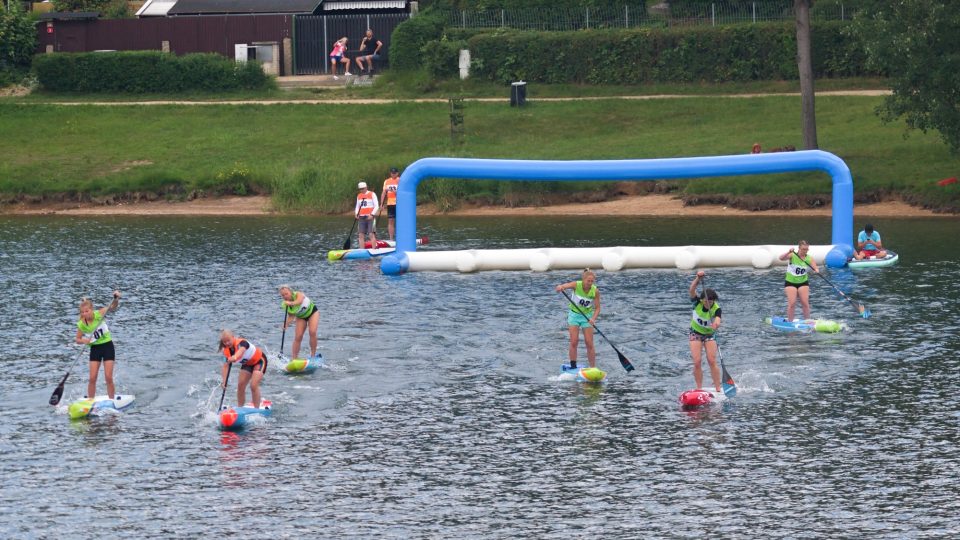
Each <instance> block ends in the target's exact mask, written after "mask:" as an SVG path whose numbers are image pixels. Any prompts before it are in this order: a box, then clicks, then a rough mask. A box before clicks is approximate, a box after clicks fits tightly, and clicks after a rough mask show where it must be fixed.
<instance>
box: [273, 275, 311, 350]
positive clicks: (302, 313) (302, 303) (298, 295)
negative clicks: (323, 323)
mask: <svg viewBox="0 0 960 540" xmlns="http://www.w3.org/2000/svg"><path fill="white" fill-rule="evenodd" d="M280 297H281V298H283V301H282V302H281V305H283V309H284V310H285V311H286V312H287V318H286V319H285V320H284V321H283V328H282V329H286V328H287V327H289V326H290V324H291V323H293V322H294V321H296V322H297V327H296V329H295V330H294V335H293V351H292V352H293V356H292V358H300V342H301V341H303V332H304V331H305V330H306V329H307V328H309V329H310V357H311V358H312V357H314V356H316V355H317V327H318V326H319V324H320V310H319V309H317V306H316V305H315V304H314V303H313V302H312V301H311V300H310V298H308V297H307V295H305V294H303V292H301V291H294V290H293V289H291V288H290V286H289V285H281V286H280Z"/></svg>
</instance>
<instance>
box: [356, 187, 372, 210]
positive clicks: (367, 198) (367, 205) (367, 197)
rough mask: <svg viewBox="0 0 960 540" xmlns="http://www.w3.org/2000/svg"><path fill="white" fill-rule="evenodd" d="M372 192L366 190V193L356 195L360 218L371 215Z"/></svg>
mask: <svg viewBox="0 0 960 540" xmlns="http://www.w3.org/2000/svg"><path fill="white" fill-rule="evenodd" d="M373 197H374V195H373V192H372V191H370V190H367V192H366V193H357V200H358V201H360V212H359V215H361V216H369V215H370V214H372V213H373Z"/></svg>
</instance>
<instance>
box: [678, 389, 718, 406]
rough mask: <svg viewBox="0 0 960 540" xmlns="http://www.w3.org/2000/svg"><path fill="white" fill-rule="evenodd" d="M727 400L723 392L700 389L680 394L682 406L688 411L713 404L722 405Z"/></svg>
mask: <svg viewBox="0 0 960 540" xmlns="http://www.w3.org/2000/svg"><path fill="white" fill-rule="evenodd" d="M725 399H727V396H726V395H724V393H723V392H717V391H716V390H709V389H706V388H698V389H696V390H687V391H686V392H684V393H682V394H680V406H681V407H683V408H684V409H688V410H689V409H697V408H699V407H705V406H707V405H711V404H713V403H720V402H721V401H723V400H725Z"/></svg>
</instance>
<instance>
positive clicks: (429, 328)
mask: <svg viewBox="0 0 960 540" xmlns="http://www.w3.org/2000/svg"><path fill="white" fill-rule="evenodd" d="M874 223H875V225H876V226H877V228H878V230H879V231H880V232H881V234H883V237H884V241H885V243H886V244H888V245H889V246H890V247H893V248H894V249H896V250H897V251H898V252H899V253H900V254H901V263H900V264H899V265H898V266H896V267H892V268H887V269H880V270H872V271H863V272H859V273H851V272H849V271H847V270H831V271H830V272H829V276H830V278H831V281H834V282H835V283H837V284H838V285H840V286H841V287H843V288H844V290H845V291H846V292H847V293H848V294H850V295H852V296H853V298H855V299H857V300H859V301H862V302H863V303H865V304H866V305H867V307H868V308H869V309H870V310H871V312H872V313H873V316H872V317H871V318H869V319H866V320H864V319H861V318H859V317H858V316H857V313H856V311H855V310H854V309H853V308H852V307H851V306H850V304H848V303H847V302H845V301H844V300H843V299H842V298H840V297H839V296H838V295H837V294H835V293H834V292H833V291H832V290H831V289H830V288H829V287H828V286H827V285H826V284H825V283H823V282H822V281H821V280H818V279H814V280H813V282H812V303H813V313H814V315H815V316H819V317H823V318H830V319H842V320H844V321H846V323H847V324H848V326H849V330H848V331H846V332H844V333H842V334H838V335H795V336H794V335H784V334H778V333H775V332H774V331H772V330H770V329H769V328H767V327H765V326H764V324H763V323H762V319H763V318H764V317H765V316H769V315H776V314H783V312H784V311H785V301H784V299H783V292H782V282H783V270H782V269H781V270H754V269H747V268H738V269H717V270H711V269H708V270H707V272H708V283H709V286H711V287H713V288H715V289H717V290H718V292H719V294H720V300H721V303H722V305H723V310H724V326H723V329H722V332H721V337H720V344H721V348H722V351H723V356H724V360H725V363H726V365H727V368H728V370H729V371H730V372H731V374H732V375H733V377H734V378H735V379H736V380H737V382H738V384H739V385H740V391H739V393H738V394H737V397H736V398H735V399H733V400H731V401H729V402H728V403H727V404H726V405H725V406H723V407H722V408H716V409H712V410H708V411H703V412H697V413H686V412H683V411H681V410H680V408H679V406H678V403H677V396H678V395H679V394H680V392H682V391H683V390H685V389H688V388H691V387H692V386H693V378H692V375H691V370H690V360H689V352H688V345H687V340H686V328H687V325H688V323H689V318H690V306H689V304H688V303H687V300H686V290H687V287H688V285H689V282H690V279H691V277H692V273H691V272H687V271H679V270H668V269H665V270H632V271H625V272H620V273H606V272H599V279H598V285H599V287H600V290H601V291H602V300H603V301H602V314H601V316H600V319H599V321H598V325H599V326H600V328H601V329H602V330H603V331H604V333H606V334H607V335H608V337H609V338H610V339H611V340H613V341H614V342H615V344H616V345H617V347H618V348H619V349H620V350H621V351H623V352H624V353H625V354H626V356H627V357H629V358H630V359H631V360H632V362H633V363H634V365H636V366H637V370H636V371H635V372H633V373H632V374H629V375H628V374H626V373H625V372H624V371H623V370H622V369H621V368H620V366H619V363H618V362H617V358H616V354H615V353H614V352H613V350H612V349H611V348H610V347H609V346H608V345H607V344H606V343H605V342H603V341H602V340H598V343H597V351H598V355H599V362H600V365H601V367H604V368H606V369H607V370H608V371H609V373H610V376H609V378H608V382H607V383H606V384H604V385H603V386H602V387H592V386H584V385H579V384H575V383H565V382H560V381H557V380H556V375H557V372H558V369H559V366H560V364H561V363H562V362H563V361H564V360H565V359H566V346H567V338H566V329H565V312H566V306H565V305H564V302H565V300H563V298H562V297H560V295H558V294H557V293H555V292H553V287H554V286H555V285H556V284H557V283H561V282H564V281H569V280H572V279H574V278H576V274H575V273H571V272H548V273H539V274H538V273H526V272H489V273H481V274H469V275H460V274H441V273H412V274H407V275H404V276H400V277H385V276H383V275H381V274H380V271H379V266H378V262H377V261H368V262H351V261H344V262H337V263H328V262H327V261H326V258H325V251H326V250H327V249H329V248H336V247H339V246H340V245H341V244H342V243H343V240H344V238H345V235H346V233H347V230H348V229H349V226H350V225H351V222H349V221H347V220H345V219H334V218H281V217H264V218H209V217H205V218H103V219H80V218H66V217H0V287H2V289H3V290H4V291H5V292H6V300H5V301H4V302H3V304H2V307H0V310H2V316H0V339H2V341H3V343H4V344H5V351H6V355H5V356H6V358H5V359H4V361H5V365H6V370H5V375H6V376H5V377H3V378H2V379H0V452H2V455H3V457H4V459H3V460H2V461H0V478H2V479H3V489H2V490H0V536H2V537H4V538H9V537H20V538H42V537H72V538H88V537H102V536H109V537H144V538H169V537H175V536H176V537H200V536H201V535H202V536H206V537H214V538H217V537H219V538H222V537H226V536H227V535H234V536H236V537H239V538H272V537H281V538H284V537H302V536H304V535H306V534H311V535H313V536H319V537H323V538H341V537H360V538H369V537H459V538H483V537H518V536H524V537H536V538H571V537H580V538H598V537H622V538H637V537H692V536H695V535H703V534H711V535H715V536H716V537H739V538H747V537H763V536H766V537H784V536H787V537H843V536H854V535H855V536H869V537H889V538H901V537H912V538H926V537H942V536H956V535H957V534H960V496H958V493H960V491H958V488H957V484H956V475H957V471H958V470H960V453H958V451H957V448H958V445H960V434H958V433H960V406H958V402H957V400H956V399H955V396H956V393H957V389H958V388H960V360H958V353H960V343H958V335H960V323H958V319H957V318H955V317H953V316H952V315H951V314H950V313H951V312H952V311H951V310H952V309H954V308H955V306H956V305H957V304H958V303H960V293H958V286H957V282H956V279H955V278H956V273H957V269H958V265H960V252H958V251H957V250H956V249H955V238H956V237H957V235H958V233H960V221H958V220H956V219H902V220H893V219H891V220H882V221H881V220H875V221H874ZM420 224H421V226H422V227H423V229H422V231H421V232H422V233H425V234H428V235H429V236H430V238H431V246H430V247H431V248H441V249H443V248H449V249H454V248H466V247H476V248H482V247H534V246H548V245H549V246H610V245H639V246H644V245H681V244H689V243H698V244H754V243H756V244H761V243H762V244H766V243H791V242H795V241H796V240H798V239H800V238H806V239H808V240H810V241H811V242H813V243H828V241H829V235H830V234H829V226H830V224H829V220H828V219H826V218H810V219H785V218H784V219H780V218H737V219H719V218H717V219H699V220H692V219H623V218H595V219H586V218H564V219H535V218H497V219H476V218H474V219H468V218H422V219H421V220H420ZM857 226H858V227H859V226H862V222H861V221H860V220H858V223H857ZM285 282H286V283H291V284H293V285H295V286H296V287H297V288H299V289H302V290H304V291H305V292H306V293H307V294H308V295H309V296H310V297H311V298H312V299H314V301H316V302H317V303H318V305H319V306H320V308H321V311H322V318H321V325H320V330H321V340H320V350H321V351H322V352H323V354H324V356H325V357H326V358H327V366H326V368H324V369H322V370H320V371H318V372H316V373H315V374H313V375H310V376H302V377H291V376H287V375H285V374H283V373H280V372H279V371H278V369H277V366H276V365H274V364H272V365H271V366H270V368H271V371H270V372H269V374H268V375H267V377H266V379H265V382H264V395H265V396H266V397H268V398H270V399H272V400H273V401H274V403H275V414H274V416H273V418H272V419H270V420H269V421H267V422H266V423H265V424H263V425H257V426H254V427H253V428H251V429H249V430H247V431H245V432H243V433H240V434H234V433H221V432H219V431H218V430H217V429H216V424H215V417H214V415H213V413H212V410H213V409H214V408H215V407H216V403H217V401H218V400H219V398H220V391H219V389H218V387H217V385H218V382H219V368H220V357H219V356H218V353H217V350H216V342H217V333H218V329H220V328H222V327H229V328H232V329H235V330H236V331H237V332H238V333H239V334H241V335H243V336H244V337H247V338H251V339H253V340H255V341H259V342H261V343H262V344H263V345H265V346H266V347H267V348H269V349H271V350H272V351H274V352H275V351H276V350H277V348H278V347H279V344H280V343H279V342H280V330H279V325H280V321H281V317H282V313H281V311H280V309H279V296H278V295H277V293H276V286H277V285H278V284H280V283H285ZM113 288H120V289H122V290H123V291H124V298H123V301H122V303H121V308H120V309H119V311H117V312H116V313H114V314H111V315H110V319H109V323H110V328H111V330H112V333H113V336H114V340H115V342H116V347H117V356H118V367H117V383H118V388H119V390H120V391H121V392H123V393H134V394H136V395H137V402H136V404H135V405H134V407H133V408H132V409H130V410H128V411H127V412H125V413H124V414H120V415H114V416H105V417H99V418H93V419H90V420H87V421H80V422H70V421H69V420H68V418H67V416H66V414H65V407H64V406H65V405H66V404H67V403H69V402H70V401H71V400H73V399H76V398H78V397H80V396H81V395H82V393H83V392H84V390H85V383H86V361H85V359H84V360H83V361H82V362H81V363H80V365H79V367H78V368H77V369H75V370H74V372H73V374H72V375H71V376H70V379H69V381H68V384H67V387H66V392H65V394H64V399H63V401H62V402H61V406H60V407H58V408H53V407H50V406H49V405H48V404H47V400H48V398H49V397H50V393H51V392H52V391H53V389H54V387H55V386H56V384H57V382H58V381H59V379H60V377H62V375H63V374H64V372H65V371H66V369H67V368H68V367H69V366H70V363H71V362H72V361H73V360H74V358H75V357H76V354H77V351H78V349H77V348H76V346H74V345H71V343H72V340H73V334H74V332H75V326H74V323H75V321H76V318H77V306H76V304H77V301H78V299H79V297H80V296H81V295H90V296H93V297H94V299H95V301H96V303H97V306H98V307H99V306H101V305H103V304H105V303H106V302H107V301H108V300H109V295H110V292H111V291H112V290H113ZM291 337H292V334H291V332H288V333H287V337H286V352H287V353H289V351H290V349H289V348H290V340H291ZM306 345H307V340H306V339H305V340H304V346H305V348H306ZM583 356H584V353H583V350H582V347H581V358H583ZM231 383H232V381H231ZM231 388H235V387H234V386H233V384H231ZM103 391H104V390H103V379H102V376H101V379H100V392H103ZM234 393H235V392H234V390H232V389H231V390H230V391H229V392H228V393H227V402H228V403H230V402H232V396H233V394H234Z"/></svg>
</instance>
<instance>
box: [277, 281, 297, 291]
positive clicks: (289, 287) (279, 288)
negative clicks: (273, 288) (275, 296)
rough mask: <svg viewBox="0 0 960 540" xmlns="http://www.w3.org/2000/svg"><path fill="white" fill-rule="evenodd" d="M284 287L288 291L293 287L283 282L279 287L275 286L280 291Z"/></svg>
mask: <svg viewBox="0 0 960 540" xmlns="http://www.w3.org/2000/svg"><path fill="white" fill-rule="evenodd" d="M284 289H286V290H288V291H290V292H293V287H291V286H289V285H287V284H286V283H284V284H283V285H280V286H279V287H277V290H278V291H282V290H284Z"/></svg>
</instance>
